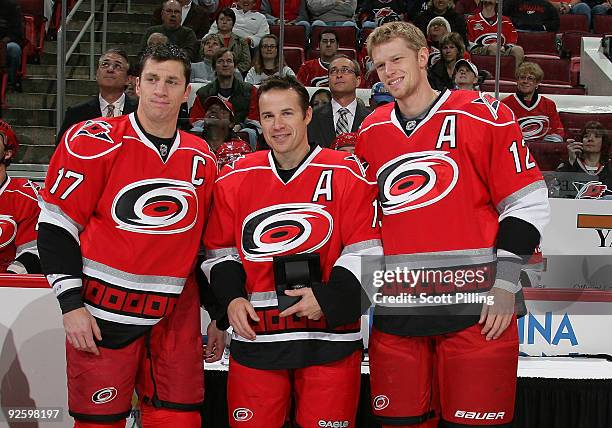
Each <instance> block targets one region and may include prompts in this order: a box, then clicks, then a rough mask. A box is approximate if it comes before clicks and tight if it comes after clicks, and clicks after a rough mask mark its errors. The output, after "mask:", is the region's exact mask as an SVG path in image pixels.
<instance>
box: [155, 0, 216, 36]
mask: <svg viewBox="0 0 612 428" xmlns="http://www.w3.org/2000/svg"><path fill="white" fill-rule="evenodd" d="M178 2H179V3H180V4H181V6H182V10H181V25H182V26H183V27H189V28H191V29H192V30H193V32H194V33H195V34H196V37H197V39H198V40H200V39H201V38H202V37H204V36H205V35H206V33H208V30H209V29H210V19H209V16H208V13H207V12H206V9H205V8H204V7H202V6H198V5H197V4H196V3H195V2H193V1H191V0H178ZM162 7H163V6H160V7H158V8H157V9H155V11H154V12H153V20H152V21H151V24H152V25H161V24H162V17H161V15H162Z"/></svg>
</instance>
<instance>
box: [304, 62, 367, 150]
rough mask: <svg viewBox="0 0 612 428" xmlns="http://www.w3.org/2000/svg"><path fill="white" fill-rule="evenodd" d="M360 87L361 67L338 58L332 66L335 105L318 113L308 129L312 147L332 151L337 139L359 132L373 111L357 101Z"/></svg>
mask: <svg viewBox="0 0 612 428" xmlns="http://www.w3.org/2000/svg"><path fill="white" fill-rule="evenodd" d="M360 83H361V70H360V68H359V64H358V63H357V62H356V61H353V60H352V59H350V58H349V57H347V56H346V55H336V56H335V57H334V58H333V59H332V61H331V62H330V64H329V89H330V90H331V94H332V100H331V103H327V104H324V105H323V106H321V107H320V108H318V109H316V110H315V111H314V112H313V114H312V121H311V122H310V124H309V125H308V141H309V143H310V145H311V146H315V145H319V146H321V147H329V146H330V145H331V143H332V141H333V140H334V138H336V136H337V135H340V134H344V133H347V132H355V131H356V130H357V129H358V128H359V125H361V122H362V121H363V119H365V117H366V116H367V115H368V114H370V110H369V109H368V108H367V107H365V105H364V104H363V103H361V102H358V100H357V87H358V86H359V84H360Z"/></svg>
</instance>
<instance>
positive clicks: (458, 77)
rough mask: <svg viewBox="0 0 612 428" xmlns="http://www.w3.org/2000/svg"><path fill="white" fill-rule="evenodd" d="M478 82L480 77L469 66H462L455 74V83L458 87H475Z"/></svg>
mask: <svg viewBox="0 0 612 428" xmlns="http://www.w3.org/2000/svg"><path fill="white" fill-rule="evenodd" d="M477 82H478V77H476V75H475V74H474V72H473V71H472V70H470V68H469V67H468V66H467V65H460V66H459V68H458V69H457V73H456V74H455V83H456V84H457V85H475V84H476V83H477Z"/></svg>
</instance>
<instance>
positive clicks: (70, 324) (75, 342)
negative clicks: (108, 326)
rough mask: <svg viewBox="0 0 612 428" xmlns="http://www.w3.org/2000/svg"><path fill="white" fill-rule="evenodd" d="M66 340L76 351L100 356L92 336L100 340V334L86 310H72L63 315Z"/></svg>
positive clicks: (91, 316) (95, 323)
mask: <svg viewBox="0 0 612 428" xmlns="http://www.w3.org/2000/svg"><path fill="white" fill-rule="evenodd" d="M64 330H65V331H66V338H67V339H68V343H70V344H71V345H72V346H73V347H74V349H76V350H77V351H83V352H91V353H92V354H95V355H100V351H98V347H97V346H96V342H94V336H95V338H96V339H98V340H102V333H101V332H100V328H99V327H98V323H97V322H96V319H95V318H94V317H93V315H91V314H90V313H89V311H88V310H87V309H86V308H78V309H74V310H72V311H70V312H66V313H65V314H64Z"/></svg>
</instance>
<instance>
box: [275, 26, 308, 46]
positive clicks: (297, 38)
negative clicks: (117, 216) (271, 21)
mask: <svg viewBox="0 0 612 428" xmlns="http://www.w3.org/2000/svg"><path fill="white" fill-rule="evenodd" d="M270 34H274V35H275V36H276V37H278V36H279V34H280V25H270ZM307 43H308V40H307V39H306V29H305V28H304V27H303V26H301V25H285V40H284V43H283V44H284V45H285V46H296V47H298V48H302V49H304V48H305V46H306V44H307Z"/></svg>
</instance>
